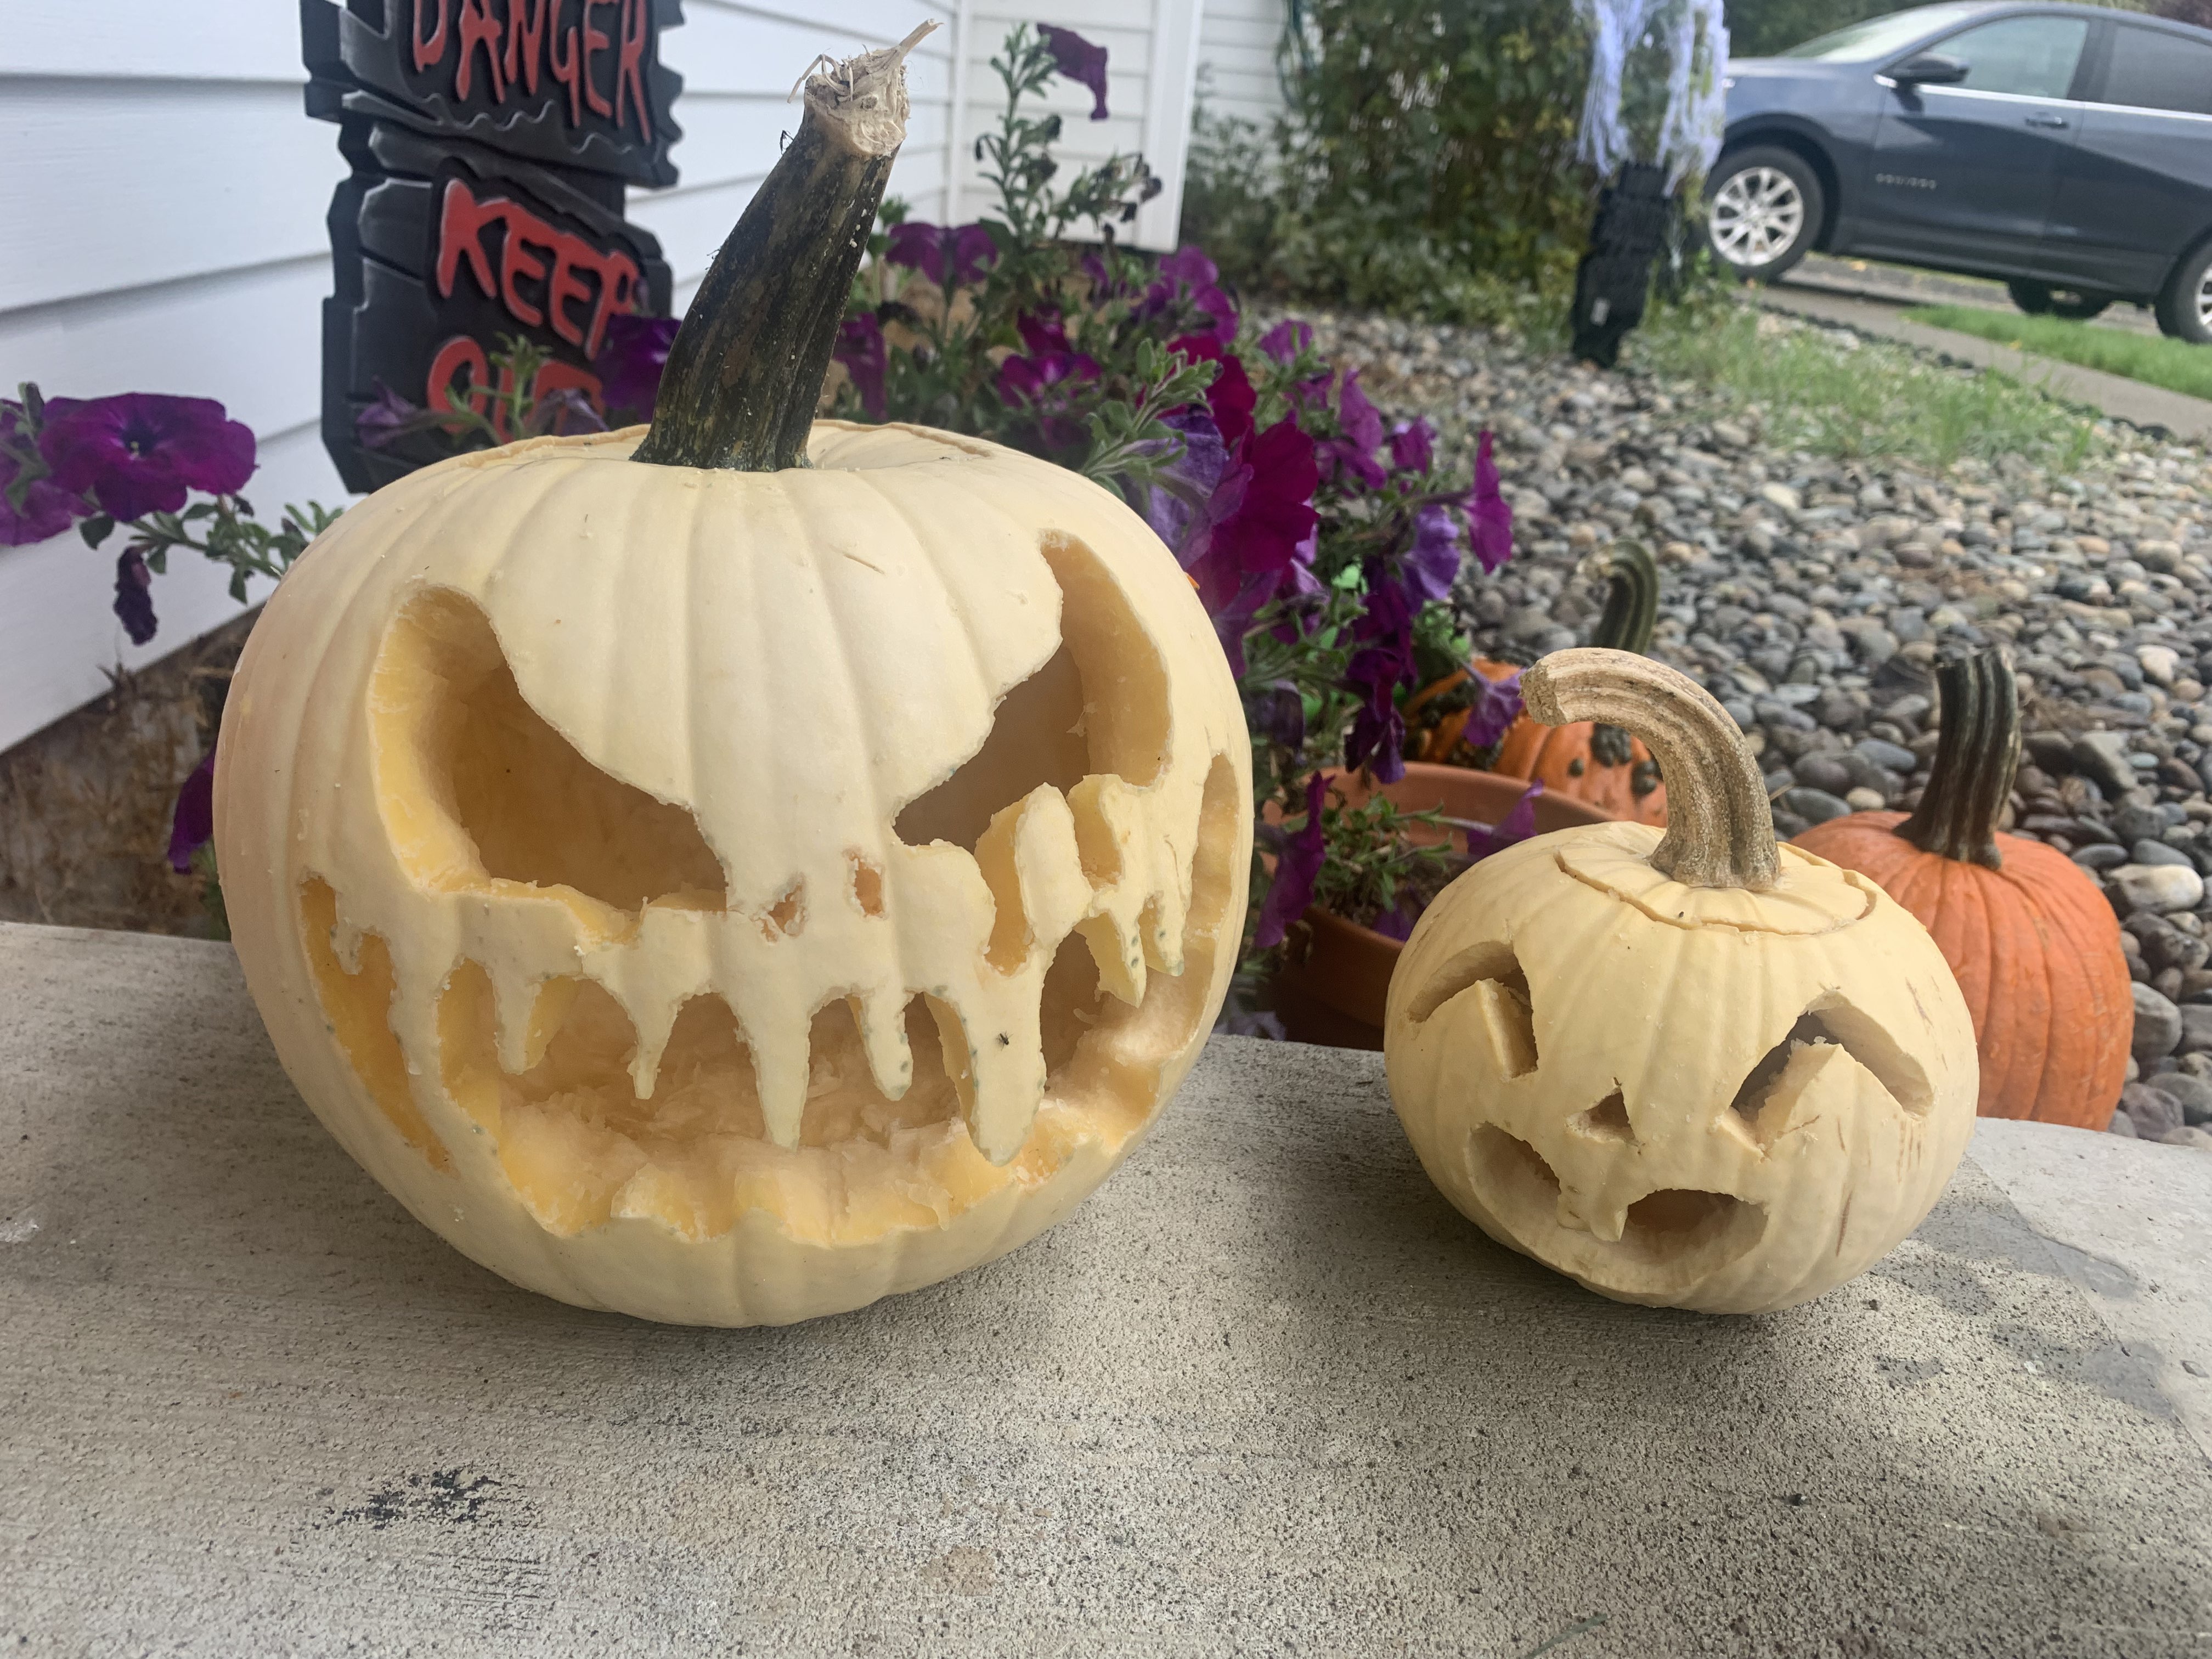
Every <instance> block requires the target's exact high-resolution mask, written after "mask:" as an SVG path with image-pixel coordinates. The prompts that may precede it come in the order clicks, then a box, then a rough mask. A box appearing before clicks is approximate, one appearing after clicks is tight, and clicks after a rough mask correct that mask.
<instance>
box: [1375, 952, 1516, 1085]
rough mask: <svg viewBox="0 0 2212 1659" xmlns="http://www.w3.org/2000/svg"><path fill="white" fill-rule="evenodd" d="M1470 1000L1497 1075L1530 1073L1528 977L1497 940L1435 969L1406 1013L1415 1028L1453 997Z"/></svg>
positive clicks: (1513, 956)
mask: <svg viewBox="0 0 2212 1659" xmlns="http://www.w3.org/2000/svg"><path fill="white" fill-rule="evenodd" d="M1462 996H1465V997H1468V998H1469V999H1470V1000H1471V1001H1472V1003H1473V1006H1474V1010H1475V1012H1476V1016H1477V1018H1479V1019H1480V1021H1481V1023H1482V1024H1483V1025H1484V1026H1485V1028H1486V1029H1487V1030H1488V1031H1489V1033H1490V1041H1491V1048H1492V1053H1493V1054H1494V1055H1495V1056H1496V1059H1497V1061H1498V1070H1499V1072H1500V1073H1503V1074H1504V1075H1505V1076H1507V1077H1510V1078H1511V1077H1525V1076H1527V1075H1528V1073H1531V1072H1533V1071H1534V1070H1535V1069H1536V1064H1537V1054H1536V1018H1535V1004H1534V999H1533V998H1532V997H1531V995H1530V994H1529V990H1528V975H1527V974H1525V973H1524V972H1522V968H1521V959H1520V957H1516V956H1515V955H1514V954H1513V947H1512V946H1511V945H1508V944H1507V943H1505V941H1504V940H1503V939H1486V940H1485V941H1484V942H1483V943H1481V944H1480V945H1469V946H1468V948H1467V949H1465V950H1464V951H1461V952H1460V953H1459V954H1458V955H1457V956H1455V957H1453V958H1452V959H1451V960H1450V961H1449V962H1447V963H1444V965H1443V967H1441V968H1439V969H1437V971H1436V973H1435V975H1433V976H1431V979H1430V980H1429V982H1428V983H1427V984H1426V985H1424V986H1423V987H1421V990H1420V994H1419V995H1418V996H1416V997H1415V998H1414V999H1413V1002H1412V1004H1411V1005H1410V1006H1408V1007H1407V1011H1406V1017H1407V1019H1409V1020H1410V1021H1412V1023H1413V1024H1416V1025H1419V1024H1422V1023H1424V1022H1425V1021H1426V1020H1428V1019H1429V1018H1431V1017H1432V1016H1433V1015H1434V1014H1435V1013H1436V1012H1437V1010H1438V1009H1439V1008H1441V1007H1443V1006H1444V1004H1446V1003H1447V1002H1449V1001H1451V1000H1453V999H1455V998H1457V997H1462Z"/></svg>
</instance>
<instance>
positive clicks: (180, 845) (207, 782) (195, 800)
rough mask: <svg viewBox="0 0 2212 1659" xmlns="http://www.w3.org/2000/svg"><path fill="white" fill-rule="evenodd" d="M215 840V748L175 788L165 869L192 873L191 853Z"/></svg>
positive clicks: (180, 872)
mask: <svg viewBox="0 0 2212 1659" xmlns="http://www.w3.org/2000/svg"><path fill="white" fill-rule="evenodd" d="M214 839H215V750H212V749H210V750H208V751H207V753H206V755H205V756H204V757H202V758H201V761H200V763H199V764H198V765H197V766H195V767H194V768H192V775H191V776H190V777H188V778H186V779H185V781H184V787H182V788H180V789H179V790H178V791H177V810H176V812H175V814H174V815H173V817H171V819H170V822H169V868H171V869H172V870H173V871H175V872H177V873H178V874H179V875H180V876H189V875H190V874H191V872H192V854H195V853H197V852H198V851H199V850H200V848H203V847H204V846H206V845H207V844H208V843H209V842H211V841H213V840H214Z"/></svg>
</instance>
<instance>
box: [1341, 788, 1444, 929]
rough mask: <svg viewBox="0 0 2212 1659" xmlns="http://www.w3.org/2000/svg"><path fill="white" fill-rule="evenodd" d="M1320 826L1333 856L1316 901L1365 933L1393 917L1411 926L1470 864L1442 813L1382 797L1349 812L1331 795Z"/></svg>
mask: <svg viewBox="0 0 2212 1659" xmlns="http://www.w3.org/2000/svg"><path fill="white" fill-rule="evenodd" d="M1321 821H1322V844H1323V845H1324V846H1325V847H1327V848H1328V861H1327V862H1326V863H1324V864H1323V865H1322V871H1321V875H1320V876H1319V878H1317V879H1316V881H1315V883H1314V902H1316V904H1319V905H1320V906H1321V907H1322V908H1323V909H1324V910H1328V911H1330V912H1332V913H1333V914H1334V915H1340V916H1342V917H1343V918H1344V919H1345V920H1346V921H1356V922H1358V924H1359V925H1360V926H1361V927H1373V926H1374V925H1375V924H1376V921H1382V920H1383V919H1385V918H1389V917H1395V918H1396V919H1398V921H1400V922H1401V924H1403V925H1407V926H1409V925H1410V924H1411V922H1412V921H1413V918H1414V917H1416V916H1418V915H1420V913H1421V912H1422V911H1423V910H1425V909H1426V908H1428V905H1429V902H1430V901H1431V900H1432V899H1434V898H1435V897H1436V896H1437V894H1438V893H1440V892H1442V891H1443V888H1444V884H1445V883H1447V882H1449V880H1450V879H1451V878H1453V877H1454V876H1455V875H1457V874H1458V873H1459V872H1460V870H1461V869H1462V867H1463V866H1464V865H1465V863H1466V860H1465V859H1464V858H1462V857H1461V856H1459V855H1458V854H1455V852H1454V851H1453V850H1452V845H1451V838H1450V836H1448V835H1447V834H1446V833H1445V832H1444V826H1443V817H1442V814H1441V813H1439V812H1437V811H1426V812H1401V811H1399V810H1398V809H1397V807H1396V806H1395V805H1392V804H1391V802H1390V801H1389V799H1388V798H1387V797H1385V796H1383V795H1375V796H1372V797H1370V799H1368V800H1366V801H1365V802H1364V803H1363V804H1361V805H1358V806H1346V805H1345V804H1344V802H1343V800H1342V799H1341V798H1340V796H1339V795H1338V794H1337V793H1336V792H1335V791H1334V790H1332V791H1330V792H1329V796H1328V805H1326V806H1324V807H1323V808H1322V819H1321ZM1416 835H1419V836H1420V839H1419V840H1416V839H1415V836H1416ZM1393 931H1395V930H1393Z"/></svg>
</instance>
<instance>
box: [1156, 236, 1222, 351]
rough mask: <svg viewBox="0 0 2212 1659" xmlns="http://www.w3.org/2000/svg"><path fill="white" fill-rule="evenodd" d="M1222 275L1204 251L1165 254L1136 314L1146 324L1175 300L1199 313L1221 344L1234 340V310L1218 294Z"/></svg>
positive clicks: (1187, 249) (1193, 249)
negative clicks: (1221, 341)
mask: <svg viewBox="0 0 2212 1659" xmlns="http://www.w3.org/2000/svg"><path fill="white" fill-rule="evenodd" d="M1220 276H1221V272H1220V270H1219V269H1218V267H1216V265H1215V264H1214V263H1213V261H1212V260H1211V259H1209V258H1206V252H1205V250H1204V249H1202V248H1199V247H1196V246H1189V245H1186V246H1182V247H1179V248H1177V249H1176V251H1175V252H1173V253H1170V254H1168V255H1167V256H1166V257H1165V258H1162V259H1161V261H1160V263H1159V267H1158V273H1157V274H1156V275H1155V276H1154V277H1153V280H1152V286H1151V287H1150V288H1148V289H1146V290H1145V297H1144V299H1143V301H1141V302H1140V303H1139V305H1138V307H1137V309H1136V313H1135V315H1136V317H1137V319H1139V321H1147V320H1149V319H1152V318H1154V317H1157V316H1158V315H1160V314H1161V313H1163V312H1165V311H1166V310H1168V309H1169V308H1170V307H1172V306H1174V305H1175V304H1176V302H1177V301H1182V302H1183V303H1185V304H1188V306H1189V307H1191V308H1192V309H1194V310H1195V311H1197V312H1199V313H1200V314H1202V315H1203V316H1204V317H1206V319H1207V320H1208V321H1209V322H1210V323H1211V324H1212V328H1211V330H1210V332H1212V333H1213V334H1214V335H1216V336H1218V337H1219V338H1220V339H1221V340H1223V341H1224V342H1227V341H1231V340H1234V339H1235V338H1236V337H1237V307H1236V303H1235V302H1234V301H1231V299H1230V297H1229V296H1228V295H1226V294H1225V293H1223V292H1222V291H1221V287H1220Z"/></svg>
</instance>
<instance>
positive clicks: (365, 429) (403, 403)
mask: <svg viewBox="0 0 2212 1659" xmlns="http://www.w3.org/2000/svg"><path fill="white" fill-rule="evenodd" d="M373 384H374V386H375V387H376V396H375V397H374V398H373V399H372V400H371V401H370V402H369V403H368V404H366V405H365V406H364V407H363V408H362V411H361V413H360V414H358V415H356V416H354V417H353V431H354V436H355V437H356V439H357V440H359V441H360V443H361V447H362V448H363V449H382V448H383V447H385V446H386V444H393V443H397V442H398V441H399V440H400V439H402V438H404V437H405V436H407V435H408V434H409V433H410V432H412V431H414V430H415V429H416V422H418V421H420V420H421V419H422V410H420V409H418V408H416V406H415V405H414V404H410V403H409V402H408V401H407V399H406V398H403V397H401V396H400V395H399V394H398V392H394V391H393V390H392V388H391V387H390V386H386V385H385V383H384V381H383V379H382V378H381V377H379V378H378V379H377V380H375V381H374V382H373Z"/></svg>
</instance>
